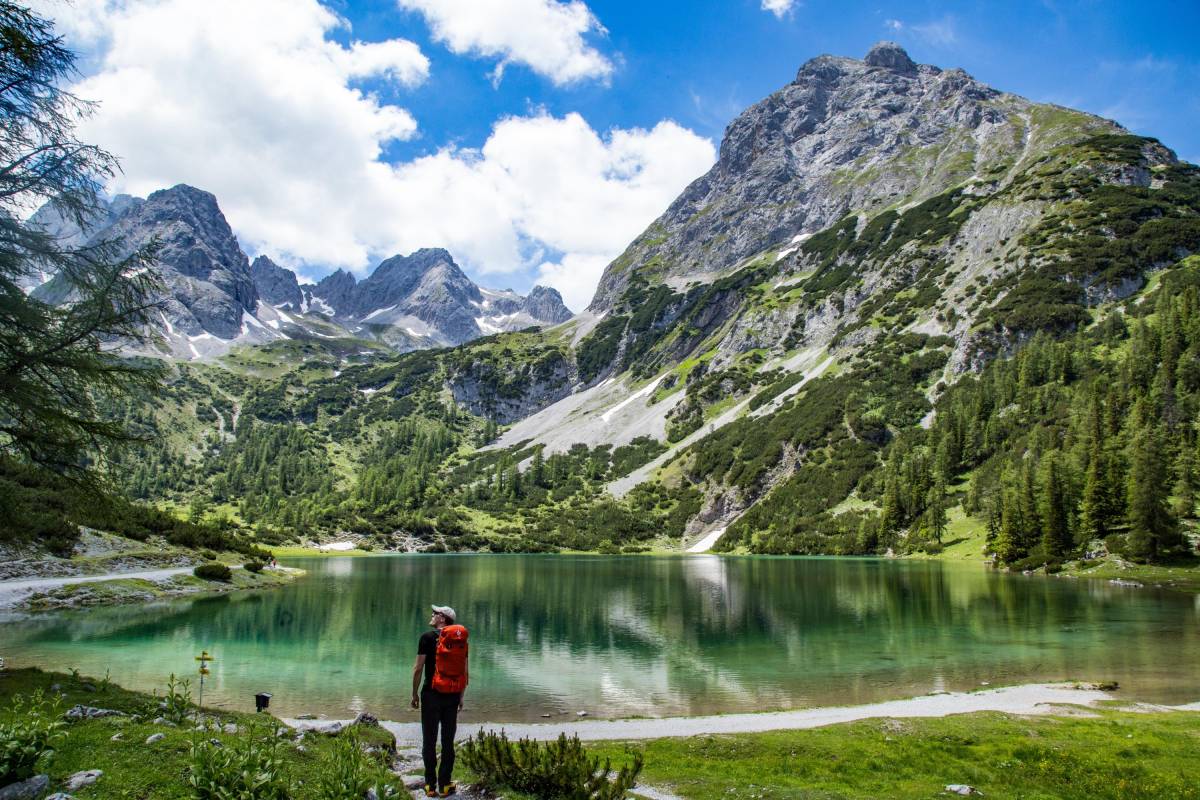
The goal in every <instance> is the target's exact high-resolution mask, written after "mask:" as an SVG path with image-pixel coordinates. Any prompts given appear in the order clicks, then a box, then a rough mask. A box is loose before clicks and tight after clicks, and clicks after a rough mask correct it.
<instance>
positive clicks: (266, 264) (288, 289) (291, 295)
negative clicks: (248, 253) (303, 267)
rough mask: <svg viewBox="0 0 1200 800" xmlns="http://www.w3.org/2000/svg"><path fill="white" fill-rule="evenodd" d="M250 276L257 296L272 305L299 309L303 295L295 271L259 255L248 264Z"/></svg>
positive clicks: (302, 301)
mask: <svg viewBox="0 0 1200 800" xmlns="http://www.w3.org/2000/svg"><path fill="white" fill-rule="evenodd" d="M250 278H251V280H253V281H254V287H255V288H256V289H257V290H258V296H259V297H261V298H262V299H263V300H264V301H266V302H268V303H270V304H271V305H273V306H283V307H290V308H292V309H293V310H295V311H299V310H300V309H301V307H302V306H303V304H304V295H303V293H301V291H300V283H299V282H298V281H297V280H296V273H294V272H292V271H291V270H290V269H284V268H283V267H281V266H279V265H278V264H276V263H275V262H274V261H272V260H271V259H270V258H268V257H267V256H259V257H258V258H256V259H254V262H253V263H252V264H251V265H250Z"/></svg>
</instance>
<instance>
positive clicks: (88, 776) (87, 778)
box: [67, 769, 104, 792]
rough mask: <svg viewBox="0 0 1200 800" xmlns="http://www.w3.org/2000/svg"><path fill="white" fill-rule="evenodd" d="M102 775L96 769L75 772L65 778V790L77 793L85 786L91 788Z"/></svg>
mask: <svg viewBox="0 0 1200 800" xmlns="http://www.w3.org/2000/svg"><path fill="white" fill-rule="evenodd" d="M103 774H104V772H103V771H102V770H98V769H85V770H83V771H82V772H76V773H75V774H74V775H72V776H71V777H69V778H67V790H68V791H71V792H77V791H79V790H80V789H82V788H83V787H85V786H91V785H92V784H93V783H95V782H96V781H98V780H100V776H101V775H103Z"/></svg>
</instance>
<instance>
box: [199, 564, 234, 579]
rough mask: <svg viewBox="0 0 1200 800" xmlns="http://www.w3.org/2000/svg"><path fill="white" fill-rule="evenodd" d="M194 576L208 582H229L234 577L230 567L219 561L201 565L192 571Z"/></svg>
mask: <svg viewBox="0 0 1200 800" xmlns="http://www.w3.org/2000/svg"><path fill="white" fill-rule="evenodd" d="M192 574H193V575H195V576H196V577H197V578H201V579H203V580H206V581H227V580H229V579H230V578H232V577H233V572H232V571H231V570H230V569H229V567H227V566H225V565H224V564H222V563H220V562H217V561H210V562H209V563H207V564H201V565H200V566H198V567H196V568H195V569H194V570H192Z"/></svg>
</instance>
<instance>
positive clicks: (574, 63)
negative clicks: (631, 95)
mask: <svg viewBox="0 0 1200 800" xmlns="http://www.w3.org/2000/svg"><path fill="white" fill-rule="evenodd" d="M397 2H398V3H399V5H400V7H401V8H405V9H408V10H410V11H417V12H420V14H421V15H422V16H424V17H425V20H426V21H427V22H428V23H429V27H430V28H431V29H432V31H433V36H434V38H435V39H436V40H438V41H440V42H442V43H444V44H445V45H446V46H447V47H448V48H450V50H451V51H453V52H455V53H459V54H470V55H475V56H482V57H485V58H499V59H500V63H499V64H498V65H497V67H496V69H495V71H494V73H493V75H494V78H495V79H496V80H499V79H500V77H501V76H502V75H503V72H504V68H505V67H506V66H507V65H508V64H524V65H525V66H527V67H529V68H530V69H532V70H533V71H534V72H536V73H538V74H539V75H542V76H544V77H547V78H549V79H550V80H551V81H553V82H554V83H555V84H557V85H560V86H561V85H564V84H568V83H574V82H577V81H581V80H587V79H598V80H607V79H608V77H609V76H610V75H611V74H612V71H613V65H612V62H611V61H610V60H609V59H608V58H606V57H605V56H604V55H603V54H601V53H600V52H599V51H598V50H596V49H595V48H594V47H592V46H591V45H590V44H588V42H587V41H586V40H585V38H584V37H585V36H586V35H588V34H601V35H603V34H604V33H606V31H605V30H604V26H603V25H601V24H600V20H598V19H597V18H596V16H595V15H594V14H593V13H592V12H591V10H590V9H589V8H588V7H587V5H586V4H585V3H583V2H582V0H571V2H568V3H562V2H558V0H471V2H464V1H463V0H397Z"/></svg>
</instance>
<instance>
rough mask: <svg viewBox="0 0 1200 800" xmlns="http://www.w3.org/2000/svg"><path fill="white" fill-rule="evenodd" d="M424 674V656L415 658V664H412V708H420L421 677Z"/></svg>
mask: <svg viewBox="0 0 1200 800" xmlns="http://www.w3.org/2000/svg"><path fill="white" fill-rule="evenodd" d="M424 672H425V654H424V653H422V654H421V655H419V656H417V660H416V663H414V664H413V686H412V690H413V692H412V707H413V708H420V707H421V694H420V692H421V676H422V674H423V673H424Z"/></svg>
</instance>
